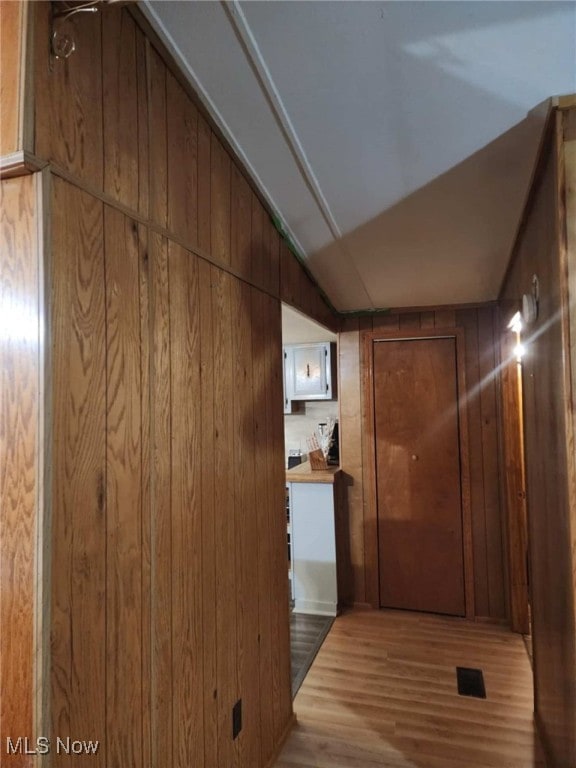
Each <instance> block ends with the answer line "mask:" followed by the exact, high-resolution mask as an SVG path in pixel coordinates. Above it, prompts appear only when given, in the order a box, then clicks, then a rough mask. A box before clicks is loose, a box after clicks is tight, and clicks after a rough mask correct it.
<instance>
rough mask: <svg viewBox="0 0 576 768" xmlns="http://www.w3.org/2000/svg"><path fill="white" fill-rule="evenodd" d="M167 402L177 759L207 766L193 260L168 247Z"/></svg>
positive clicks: (195, 272) (178, 248)
mask: <svg viewBox="0 0 576 768" xmlns="http://www.w3.org/2000/svg"><path fill="white" fill-rule="evenodd" d="M168 257H169V265H170V266H169V268H170V356H171V393H170V402H171V406H172V676H173V702H174V722H173V739H174V764H175V765H177V766H181V768H185V766H187V765H189V764H190V762H191V761H193V762H194V765H197V766H198V767H199V768H202V766H203V765H204V760H203V758H204V728H203V725H204V720H203V698H204V694H203V687H204V679H203V664H202V582H201V576H202V549H201V548H202V517H201V516H202V507H201V499H202V488H201V477H202V475H201V442H200V439H201V421H200V418H201V415H200V414H201V411H200V408H201V402H200V394H201V390H200V312H199V309H200V307H199V300H198V260H197V258H196V257H195V256H193V255H192V254H190V253H189V252H188V251H186V250H185V249H184V248H182V247H181V246H179V245H174V244H173V243H170V244H169V246H168Z"/></svg>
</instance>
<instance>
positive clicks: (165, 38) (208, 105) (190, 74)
mask: <svg viewBox="0 0 576 768" xmlns="http://www.w3.org/2000/svg"><path fill="white" fill-rule="evenodd" d="M150 1H151V0H143V2H142V3H141V5H140V7H141V9H142V12H143V14H144V16H145V17H146V19H147V20H148V22H149V23H150V24H152V25H153V27H154V29H155V31H156V34H157V35H158V37H159V38H160V40H161V41H162V44H163V45H164V46H165V47H166V49H167V51H168V52H169V53H170V55H171V56H172V58H173V59H174V62H175V64H176V65H177V66H178V67H179V68H180V69H181V71H182V72H183V73H184V74H185V76H186V79H187V81H188V82H189V83H190V85H191V86H192V88H193V89H194V91H195V92H196V95H197V97H198V99H199V100H200V102H201V103H202V105H203V106H204V108H205V109H206V111H207V112H208V114H209V115H210V118H211V119H212V120H213V121H214V123H215V124H216V126H217V127H218V130H219V131H220V132H221V133H222V136H223V137H224V139H225V140H226V141H227V142H228V144H229V145H230V148H231V149H232V151H233V153H234V154H235V155H236V156H237V157H238V159H239V160H240V162H241V163H242V165H243V166H244V168H245V170H246V172H247V173H248V174H249V176H250V178H251V180H252V183H253V184H254V186H256V187H257V188H258V191H259V192H260V194H261V195H262V197H263V198H264V200H265V201H266V204H267V205H268V208H269V209H270V211H271V212H272V213H273V214H274V215H275V216H277V217H278V218H280V219H281V220H282V225H283V227H284V229H285V230H286V233H287V234H288V235H289V237H290V240H291V241H292V242H293V243H294V245H295V246H296V248H297V249H298V251H299V252H300V254H302V256H301V257H300V261H303V260H304V259H305V258H306V256H307V252H306V250H305V249H304V248H303V247H302V244H301V243H300V241H299V240H298V237H297V236H296V234H295V232H294V231H293V230H292V228H291V227H290V226H289V225H288V224H287V222H286V221H284V217H283V216H282V214H281V210H280V208H279V206H278V205H277V204H276V202H275V200H274V198H273V196H272V194H271V193H270V191H269V190H268V187H267V186H266V185H265V184H264V182H263V181H262V179H261V178H260V176H259V174H258V172H257V171H256V169H255V168H254V166H253V164H252V163H251V162H250V160H249V159H248V156H247V155H246V154H245V152H244V150H243V149H242V146H241V145H240V144H239V143H238V141H237V140H236V137H235V136H234V133H233V132H232V129H231V128H230V127H229V125H228V123H227V122H226V120H225V119H224V117H223V116H222V114H221V113H220V111H219V109H218V107H217V106H216V104H214V102H213V101H212V99H211V98H210V96H209V94H208V92H207V91H206V90H205V88H204V86H203V85H202V83H201V81H200V79H199V78H198V76H197V75H196V73H195V72H194V70H193V69H192V67H191V66H190V64H189V63H188V61H187V60H186V58H185V57H184V56H183V54H182V52H181V50H180V48H179V46H178V45H177V43H176V42H175V40H174V38H173V37H172V35H171V34H170V32H168V30H167V29H166V27H165V26H164V24H163V22H162V20H161V19H160V17H159V16H158V14H157V13H156V11H155V10H154V9H153V8H152V6H151V5H150ZM314 282H316V280H314Z"/></svg>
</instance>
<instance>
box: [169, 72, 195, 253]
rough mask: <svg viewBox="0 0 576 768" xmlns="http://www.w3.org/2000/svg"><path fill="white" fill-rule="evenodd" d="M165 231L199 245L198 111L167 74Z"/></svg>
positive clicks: (191, 244) (172, 77) (190, 243)
mask: <svg viewBox="0 0 576 768" xmlns="http://www.w3.org/2000/svg"><path fill="white" fill-rule="evenodd" d="M166 112H167V115H168V229H169V230H170V231H171V232H173V233H174V234H175V235H177V236H178V237H179V238H181V239H183V240H184V242H185V243H186V244H187V245H189V246H195V245H197V243H198V110H197V109H196V107H195V106H194V105H193V104H192V102H191V101H190V99H189V98H188V97H187V96H186V94H185V92H184V90H183V88H182V86H181V85H180V84H179V83H178V82H177V81H176V78H175V77H174V76H173V75H172V74H171V73H170V72H169V73H168V75H167V87H166Z"/></svg>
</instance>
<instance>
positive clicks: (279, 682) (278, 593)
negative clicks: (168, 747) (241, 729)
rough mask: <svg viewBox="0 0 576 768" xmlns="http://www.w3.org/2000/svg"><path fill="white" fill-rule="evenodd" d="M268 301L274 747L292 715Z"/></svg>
mask: <svg viewBox="0 0 576 768" xmlns="http://www.w3.org/2000/svg"><path fill="white" fill-rule="evenodd" d="M267 304H268V323H267V327H268V331H269V343H268V352H267V355H268V359H269V361H270V366H271V374H270V377H269V380H268V381H269V386H270V406H269V407H270V415H269V430H270V431H271V441H269V444H268V445H269V453H270V457H271V459H270V460H271V467H270V478H271V481H272V488H271V499H270V512H269V514H270V530H271V547H272V565H273V569H274V571H273V594H274V596H275V598H274V600H273V601H272V610H273V627H272V637H273V645H272V651H273V657H272V661H273V697H274V746H276V745H277V744H278V743H279V741H280V739H281V738H282V735H283V734H284V732H285V730H286V727H287V725H288V723H289V721H290V718H291V717H292V695H291V674H290V623H289V613H288V611H287V610H286V606H287V605H288V604H289V599H290V595H289V584H288V553H287V547H286V525H285V520H286V509H285V501H286V473H285V469H284V459H283V457H284V417H283V405H282V403H283V397H284V395H283V386H282V376H283V359H282V313H281V307H280V302H279V301H278V300H277V299H275V298H273V297H271V296H268V297H267Z"/></svg>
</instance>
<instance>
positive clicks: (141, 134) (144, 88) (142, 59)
mask: <svg viewBox="0 0 576 768" xmlns="http://www.w3.org/2000/svg"><path fill="white" fill-rule="evenodd" d="M146 48H147V42H146V38H145V37H144V35H143V33H142V32H141V31H140V30H139V29H138V28H136V78H137V100H138V117H137V130H138V211H139V212H140V215H141V216H143V217H144V218H145V219H148V217H149V216H150V170H149V155H150V146H149V145H150V136H149V124H148V112H149V105H148V68H147V65H146V58H147V54H146Z"/></svg>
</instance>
